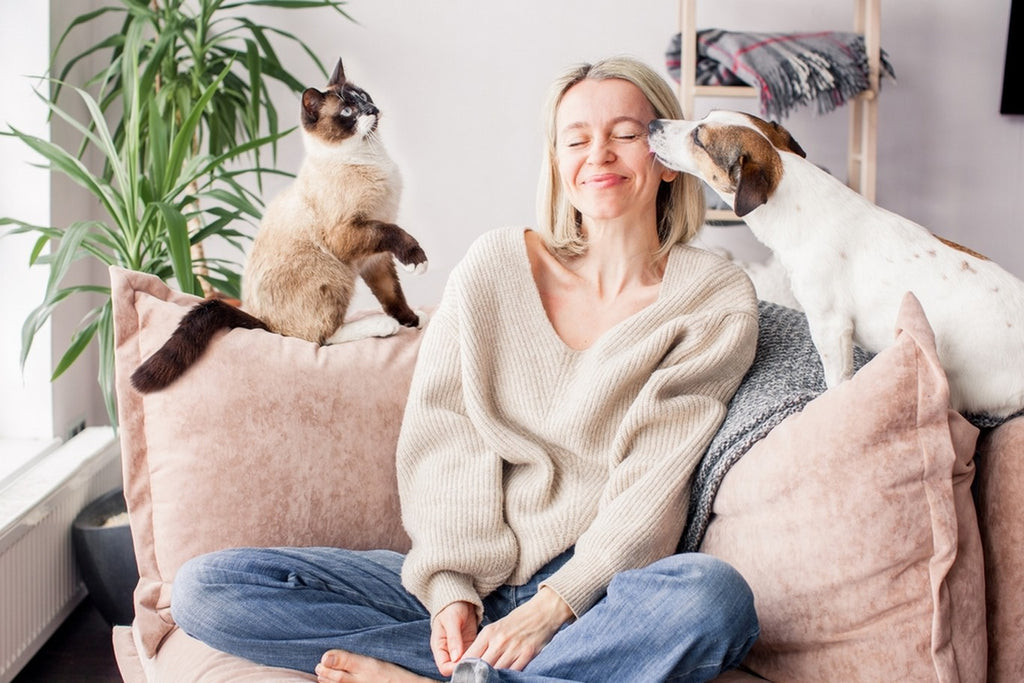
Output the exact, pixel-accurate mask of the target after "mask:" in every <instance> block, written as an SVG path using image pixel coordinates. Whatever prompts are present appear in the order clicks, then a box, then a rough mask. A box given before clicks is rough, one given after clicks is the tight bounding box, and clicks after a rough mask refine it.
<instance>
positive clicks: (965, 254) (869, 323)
mask: <svg viewBox="0 0 1024 683" xmlns="http://www.w3.org/2000/svg"><path fill="white" fill-rule="evenodd" d="M650 132H651V135H650V140H649V141H650V146H651V150H652V151H653V152H654V153H655V154H656V155H657V156H658V158H659V159H661V161H662V162H663V163H664V164H665V165H667V166H668V167H670V168H673V169H675V170H679V171H685V172H687V173H692V174H693V175H696V176H697V177H699V178H701V179H702V180H704V181H705V182H706V183H707V184H708V185H710V186H711V187H712V189H714V190H715V191H716V192H717V193H718V194H719V195H720V196H721V197H722V199H724V200H725V201H726V202H727V203H728V204H729V205H730V206H732V207H733V210H734V211H735V212H736V213H737V215H739V216H741V217H743V218H744V220H745V221H746V223H747V225H748V226H749V227H750V229H751V231H752V232H753V233H754V235H755V236H756V237H757V238H758V239H759V240H760V241H761V242H763V243H764V244H765V246H767V247H769V248H770V249H771V250H772V251H773V252H774V254H775V256H776V257H777V258H778V259H779V261H780V262H781V263H782V265H783V266H784V267H785V269H786V271H787V272H788V273H789V278H790V283H791V286H792V289H793V294H794V296H795V297H796V299H797V300H798V301H799V302H800V305H801V306H802V307H803V309H804V312H805V313H806V315H807V321H808V324H809V326H810V331H811V337H812V339H813V340H814V344H815V346H816V348H817V349H818V353H819V354H820V356H821V361H822V365H823V367H824V371H825V381H826V384H827V385H828V386H829V387H832V386H835V385H837V384H839V383H840V382H842V381H843V380H844V379H847V378H849V377H850V375H851V374H852V372H853V344H854V343H857V344H859V345H860V346H862V347H863V348H865V349H867V350H869V351H872V352H878V351H881V350H882V349H883V348H884V347H886V346H888V345H889V344H890V343H891V342H892V338H893V325H894V321H895V320H896V312H897V308H898V306H899V304H900V302H901V300H902V299H903V296H904V294H905V293H906V292H908V291H909V292H913V293H914V295H915V296H916V297H917V298H918V299H919V300H920V302H921V304H922V306H923V308H924V311H925V313H926V315H927V316H928V320H929V322H930V323H931V326H932V328H933V329H934V331H935V337H936V345H937V348H938V354H939V359H940V362H941V363H942V366H943V369H944V370H945V372H946V375H947V377H948V379H949V383H950V401H951V403H952V406H953V407H954V408H955V409H957V410H959V411H961V412H966V413H984V414H988V415H991V416H995V417H1005V416H1007V415H1011V414H1013V413H1016V412H1018V411H1020V410H1021V409H1022V407H1024V282H1021V280H1019V279H1017V278H1015V277H1014V276H1013V275H1011V274H1010V273H1008V272H1006V271H1005V270H1003V269H1002V268H1000V267H999V266H998V265H996V264H995V263H993V262H992V261H989V260H987V259H985V258H984V257H982V256H980V255H978V254H975V253H974V252H971V251H970V250H967V249H964V248H963V247H960V246H958V245H955V244H952V243H950V242H946V241H944V240H941V239H940V238H938V237H936V236H935V235H933V234H932V233H930V232H929V231H928V230H926V229H925V228H923V227H921V226H920V225H918V224H916V223H914V222H912V221H909V220H907V219H905V218H902V217H901V216H898V215H896V214H894V213H892V212H890V211H886V210H885V209H882V208H880V207H878V206H876V205H875V204H873V203H872V202H870V201H868V200H867V199H865V198H864V197H863V196H862V195H860V194H858V193H857V192H855V191H853V190H852V189H850V188H848V187H847V186H846V185H844V184H843V183H842V182H840V181H839V180H837V179H835V178H834V177H832V176H831V175H829V174H828V173H826V172H825V171H822V170H821V169H819V168H818V167H817V166H815V165H814V164H812V163H810V162H808V161H807V160H806V159H805V158H804V153H803V150H802V149H800V146H799V145H798V144H797V143H796V142H795V141H794V140H793V138H792V136H790V135H789V133H788V132H787V131H786V130H785V129H784V128H782V127H781V126H779V125H778V124H774V123H767V122H765V121H762V120H761V119H759V118H757V117H755V116H751V115H748V114H741V113H739V112H728V111H715V112H712V113H710V114H708V116H707V117H705V118H704V119H703V120H701V121H666V120H661V121H655V122H653V123H652V124H651V131H650Z"/></svg>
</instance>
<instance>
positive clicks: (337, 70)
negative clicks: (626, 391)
mask: <svg viewBox="0 0 1024 683" xmlns="http://www.w3.org/2000/svg"><path fill="white" fill-rule="evenodd" d="M342 85H345V67H343V66H342V65H341V58H340V57H339V58H338V64H337V66H335V67H334V73H333V74H331V80H329V81H327V87H328V88H331V87H335V86H342Z"/></svg>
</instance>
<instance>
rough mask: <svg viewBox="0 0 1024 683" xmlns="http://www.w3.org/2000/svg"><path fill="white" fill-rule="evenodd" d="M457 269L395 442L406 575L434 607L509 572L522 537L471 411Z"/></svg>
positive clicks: (498, 465)
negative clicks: (511, 523) (508, 517)
mask: <svg viewBox="0 0 1024 683" xmlns="http://www.w3.org/2000/svg"><path fill="white" fill-rule="evenodd" d="M460 289H461V280H460V278H459V272H458V271H456V272H455V273H454V274H453V275H452V278H451V279H450V280H449V283H448V286H447V287H446V289H445V294H444V297H443V298H442V302H441V305H440V306H439V308H438V310H437V311H436V312H435V314H434V315H433V317H432V318H431V321H430V325H429V326H428V328H427V330H426V331H425V333H424V335H425V336H424V339H423V342H422V345H421V347H420V352H419V360H418V362H417V366H416V371H415V373H414V375H413V381H412V386H411V387H410V391H409V399H408V401H407V403H406V411H405V417H404V419H403V423H402V431H401V434H400V437H399V444H398V462H397V470H398V487H399V495H400V499H401V503H402V522H403V524H404V526H405V528H406V530H407V532H408V533H409V536H410V538H411V540H412V548H411V549H410V551H409V554H408V556H407V557H406V560H405V563H404V565H403V568H402V581H403V584H404V585H405V587H406V589H407V590H408V591H409V592H410V593H412V594H413V595H415V596H416V597H417V598H419V600H420V601H421V602H422V603H423V604H424V606H425V607H426V608H427V609H428V610H429V611H430V613H431V615H435V614H437V613H438V612H439V611H440V610H441V609H443V608H444V607H445V606H446V605H449V604H451V603H453V602H456V601H466V602H470V603H473V604H474V605H476V607H477V616H478V618H479V617H480V616H481V614H482V602H481V599H480V596H481V595H486V594H487V593H489V592H491V591H492V590H494V589H495V588H496V587H497V586H500V585H501V584H502V583H504V582H505V580H506V579H507V578H508V576H509V574H510V573H511V572H512V568H513V567H514V566H515V563H516V553H517V551H518V547H517V544H516V540H515V537H514V535H513V534H512V532H511V530H510V529H509V527H508V525H507V524H506V523H505V520H504V514H503V509H502V506H503V496H502V461H501V459H500V458H498V457H497V455H496V454H495V453H494V452H492V451H489V449H488V448H487V446H486V444H485V443H484V442H483V440H482V439H481V438H480V436H479V434H478V431H477V428H476V427H475V426H474V425H473V424H472V422H471V421H470V419H469V417H468V416H467V412H466V407H465V401H464V396H463V392H464V390H465V387H464V386H463V382H462V372H463V364H462V362H461V357H462V344H463V340H462V339H461V335H460V326H459V318H460V315H461V311H460V309H462V308H463V305H462V301H461V298H462V295H461V292H460Z"/></svg>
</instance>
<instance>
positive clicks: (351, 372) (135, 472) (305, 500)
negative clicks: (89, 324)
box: [110, 268, 421, 656]
mask: <svg viewBox="0 0 1024 683" xmlns="http://www.w3.org/2000/svg"><path fill="white" fill-rule="evenodd" d="M110 275H111V288H112V296H113V307H114V308H113V310H114V328H115V332H114V334H115V345H116V359H115V362H116V385H117V396H118V414H119V420H120V438H121V448H122V459H123V463H124V479H125V497H126V499H127V501H128V509H129V516H130V520H131V527H132V535H133V538H134V542H135V552H136V557H137V560H138V564H139V574H140V580H139V584H138V588H137V589H136V592H135V608H136V615H135V622H134V628H136V629H138V631H139V636H140V641H141V643H142V646H143V649H144V650H145V652H144V654H145V655H146V656H152V655H153V654H154V653H155V652H156V650H157V648H158V647H159V644H160V642H161V641H162V640H163V639H164V637H166V635H167V634H168V633H169V632H170V630H171V629H172V628H173V627H174V624H173V621H172V620H171V616H170V609H169V605H170V594H171V590H170V589H171V582H172V581H173V580H174V575H175V573H176V572H177V570H178V568H179V567H180V566H181V565H182V563H184V562H185V561H186V560H188V559H190V558H191V557H193V556H195V555H198V554H201V553H205V552H208V551H212V550H217V549H220V548H226V547H233V546H249V545H253V546H273V545H333V546H344V547H349V548H371V547H380V548H393V549H396V550H406V549H407V548H408V538H407V537H406V535H405V532H404V531H403V529H402V525H401V519H400V515H399V505H398V494H397V483H396V479H395V465H394V449H395V443H396V442H397V438H398V428H399V424H400V422H401V416H402V411H403V410H404V407H405V400H406V394H407V392H408V389H409V382H410V379H411V376H412V369H413V365H414V364H415V359H416V353H417V350H418V348H419V342H420V337H421V335H420V333H419V332H418V331H415V330H410V329H403V330H402V331H401V332H399V334H397V335H396V336H394V337H391V338H387V339H367V340H363V341H359V342H352V343H348V344H341V345H338V346H329V347H320V346H318V345H316V344H312V343H310V342H306V341H303V340H300V339H293V338H286V337H282V336H279V335H276V334H270V333H268V332H264V331H261V330H231V331H229V332H226V333H223V334H221V335H220V336H218V337H217V338H215V339H214V341H213V343H212V344H211V345H210V347H209V349H208V350H207V352H206V353H205V354H204V356H203V357H202V358H201V359H200V360H199V362H198V363H197V364H196V365H195V366H194V367H193V368H191V369H190V370H189V371H188V372H187V373H186V374H185V375H184V376H182V377H181V378H180V379H179V380H178V381H177V382H175V383H174V384H172V385H171V386H170V387H168V388H167V389H165V390H164V391H160V392H155V393H152V394H148V395H145V396H143V395H141V394H139V393H137V392H136V391H135V390H134V389H133V388H132V387H131V384H130V383H129V380H128V378H129V376H130V375H131V373H132V372H133V371H134V370H135V368H136V367H138V365H139V363H140V362H141V361H142V360H143V359H145V358H147V357H148V356H149V355H150V354H151V353H152V352H153V351H155V350H156V349H157V348H158V347H159V346H160V345H161V344H163V342H164V341H165V340H166V339H167V337H168V335H170V333H171V331H172V330H173V329H174V327H175V326H176V325H177V323H178V320H179V319H180V318H181V316H182V315H184V313H185V312H186V311H187V310H188V309H189V308H190V307H191V306H192V305H193V304H194V303H195V302H196V301H197V299H196V298H194V297H191V296H186V295H183V294H181V293H178V292H175V291H173V290H171V289H170V288H168V287H167V286H166V285H165V284H164V283H163V282H161V281H160V280H159V279H157V278H155V277H152V276H148V275H143V274H140V273H134V272H130V271H125V270H121V269H118V268H112V269H111V272H110Z"/></svg>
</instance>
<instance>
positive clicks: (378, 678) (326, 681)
mask: <svg viewBox="0 0 1024 683" xmlns="http://www.w3.org/2000/svg"><path fill="white" fill-rule="evenodd" d="M316 675H317V680H319V681H320V682H321V683H358V682H359V681H367V683H406V681H408V682H409V683H412V682H413V681H429V680H430V679H429V678H424V677H422V676H418V675H416V674H414V673H413V672H411V671H409V670H408V669H403V668H402V667H400V666H398V665H397V664H392V663H390V662H383V661H381V660H379V659H374V658H373V657H366V656H364V655H357V654H353V653H352V652H346V651H345V650H328V651H327V652H325V653H324V656H323V657H322V658H321V659H320V663H319V664H317V666H316Z"/></svg>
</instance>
